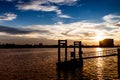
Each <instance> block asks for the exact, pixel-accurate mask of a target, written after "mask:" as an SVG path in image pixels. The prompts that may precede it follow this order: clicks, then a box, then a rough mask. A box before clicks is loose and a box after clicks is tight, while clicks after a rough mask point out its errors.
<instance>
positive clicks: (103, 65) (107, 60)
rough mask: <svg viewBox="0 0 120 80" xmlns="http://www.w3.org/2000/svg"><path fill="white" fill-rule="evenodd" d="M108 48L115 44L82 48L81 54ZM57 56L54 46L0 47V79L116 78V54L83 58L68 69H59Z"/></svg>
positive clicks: (103, 79)
mask: <svg viewBox="0 0 120 80" xmlns="http://www.w3.org/2000/svg"><path fill="white" fill-rule="evenodd" d="M108 49H115V48H83V49H82V51H83V57H84V56H85V54H87V55H90V54H91V52H94V53H95V54H98V51H103V50H108ZM72 50H73V49H71V48H69V50H68V53H70V51H72ZM62 52H63V50H62ZM62 55H64V54H62ZM57 60H58V59H57V48H26V49H24V48H21V49H0V80H90V79H92V80H113V79H115V80H119V79H118V63H117V62H118V61H117V56H109V57H100V58H91V59H85V60H83V67H82V68H77V69H75V70H70V71H69V70H68V71H64V70H63V71H62V70H61V71H58V70H57V69H56V63H57Z"/></svg>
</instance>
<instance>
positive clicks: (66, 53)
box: [65, 40, 67, 61]
mask: <svg viewBox="0 0 120 80" xmlns="http://www.w3.org/2000/svg"><path fill="white" fill-rule="evenodd" d="M65 61H67V40H65Z"/></svg>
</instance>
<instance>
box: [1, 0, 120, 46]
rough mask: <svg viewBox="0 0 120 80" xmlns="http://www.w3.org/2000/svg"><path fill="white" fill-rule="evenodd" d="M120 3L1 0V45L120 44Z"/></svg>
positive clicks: (114, 0)
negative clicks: (78, 42) (75, 42)
mask: <svg viewBox="0 0 120 80" xmlns="http://www.w3.org/2000/svg"><path fill="white" fill-rule="evenodd" d="M119 8H120V0H0V43H17V44H27V43H30V44H38V43H41V42H42V43H44V44H56V43H57V40H58V39H67V40H69V41H82V43H83V44H88V45H96V44H98V42H99V40H102V39H106V38H111V39H114V42H115V44H120V9H119Z"/></svg>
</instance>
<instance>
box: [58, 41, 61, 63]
mask: <svg viewBox="0 0 120 80" xmlns="http://www.w3.org/2000/svg"><path fill="white" fill-rule="evenodd" d="M60 62H61V59H60V40H58V63H60Z"/></svg>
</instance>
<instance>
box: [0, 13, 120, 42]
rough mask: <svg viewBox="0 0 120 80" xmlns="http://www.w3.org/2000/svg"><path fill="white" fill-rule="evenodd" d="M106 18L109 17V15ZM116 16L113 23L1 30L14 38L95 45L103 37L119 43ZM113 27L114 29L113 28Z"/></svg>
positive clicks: (89, 22) (59, 23)
mask: <svg viewBox="0 0 120 80" xmlns="http://www.w3.org/2000/svg"><path fill="white" fill-rule="evenodd" d="M105 16H109V14H108V15H105ZM105 16H103V18H105ZM114 16H117V17H116V18H115V19H113V18H109V20H110V21H111V22H108V21H106V19H105V20H104V21H103V22H99V23H98V22H97V23H95V22H91V21H80V22H74V23H69V24H63V23H62V22H58V23H56V24H53V25H29V26H25V27H24V28H22V29H17V30H16V29H13V28H12V30H11V28H10V29H9V28H8V27H7V29H6V27H5V30H4V29H3V30H2V28H0V30H2V31H3V32H6V33H9V34H10V35H12V36H15V37H21V38H32V39H33V38H37V39H42V38H44V39H47V40H49V39H50V40H58V39H68V40H80V41H83V43H84V42H87V43H89V44H90V43H91V44H93V43H95V42H97V41H95V37H96V36H102V37H104V38H113V39H115V40H117V41H119V40H120V39H119V34H120V26H119V25H118V24H120V21H119V22H116V20H117V21H118V20H119V16H118V15H114ZM103 18H102V19H103ZM107 20H108V18H107ZM108 25H109V26H108ZM113 25H114V27H111V26H113ZM21 30H22V31H21ZM0 32H1V31H0ZM16 33H17V34H16ZM23 33H25V34H23ZM2 35H3V34H2Z"/></svg>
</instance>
